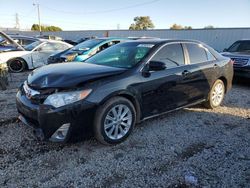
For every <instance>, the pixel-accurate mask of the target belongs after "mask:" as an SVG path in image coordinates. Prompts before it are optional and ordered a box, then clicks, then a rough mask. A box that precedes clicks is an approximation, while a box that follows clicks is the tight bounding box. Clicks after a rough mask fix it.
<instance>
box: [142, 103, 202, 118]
mask: <svg viewBox="0 0 250 188" xmlns="http://www.w3.org/2000/svg"><path fill="white" fill-rule="evenodd" d="M205 101H206V100H205V99H203V100H199V101H197V102H194V103H191V104H188V105H185V106H181V107H178V108H175V109H173V110H169V111H166V112H162V113H160V114H155V115H152V116H148V117H145V118H143V119H142V120H141V121H140V122H139V123H141V122H143V121H146V120H148V119H151V118H155V117H158V116H162V115H164V114H167V113H170V112H174V111H177V110H180V109H183V108H187V107H190V106H194V105H197V104H200V103H202V102H205Z"/></svg>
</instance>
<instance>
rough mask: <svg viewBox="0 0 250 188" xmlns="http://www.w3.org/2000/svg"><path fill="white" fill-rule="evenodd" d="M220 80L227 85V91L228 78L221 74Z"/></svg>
mask: <svg viewBox="0 0 250 188" xmlns="http://www.w3.org/2000/svg"><path fill="white" fill-rule="evenodd" d="M218 79H219V80H221V81H222V82H223V83H224V85H225V93H226V92H227V79H226V78H225V77H224V76H221V77H219V78H218Z"/></svg>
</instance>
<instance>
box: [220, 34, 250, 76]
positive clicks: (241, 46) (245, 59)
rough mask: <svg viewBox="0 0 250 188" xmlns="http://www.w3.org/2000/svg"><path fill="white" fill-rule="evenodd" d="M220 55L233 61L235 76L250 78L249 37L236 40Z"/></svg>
mask: <svg viewBox="0 0 250 188" xmlns="http://www.w3.org/2000/svg"><path fill="white" fill-rule="evenodd" d="M222 55H223V56H226V57H230V58H231V59H232V60H233V61H234V73H235V75H236V76H239V77H246V78H250V39H248V40H238V41H236V42H235V43H233V44H232V45H231V46H230V47H229V48H227V49H224V52H223V53H222Z"/></svg>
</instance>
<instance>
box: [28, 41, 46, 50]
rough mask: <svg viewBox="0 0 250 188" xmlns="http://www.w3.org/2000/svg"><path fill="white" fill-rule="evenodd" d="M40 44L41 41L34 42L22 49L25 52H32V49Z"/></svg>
mask: <svg viewBox="0 0 250 188" xmlns="http://www.w3.org/2000/svg"><path fill="white" fill-rule="evenodd" d="M41 43H42V42H41V41H36V42H33V43H31V44H29V45H27V46H25V47H24V49H25V50H27V51H32V50H33V49H34V48H36V47H37V46H38V45H40V44H41Z"/></svg>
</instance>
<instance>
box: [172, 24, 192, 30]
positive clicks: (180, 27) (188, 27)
mask: <svg viewBox="0 0 250 188" xmlns="http://www.w3.org/2000/svg"><path fill="white" fill-rule="evenodd" d="M170 29H176V30H180V29H192V27H191V26H184V27H183V26H182V25H178V24H173V25H172V26H171V27H170Z"/></svg>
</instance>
